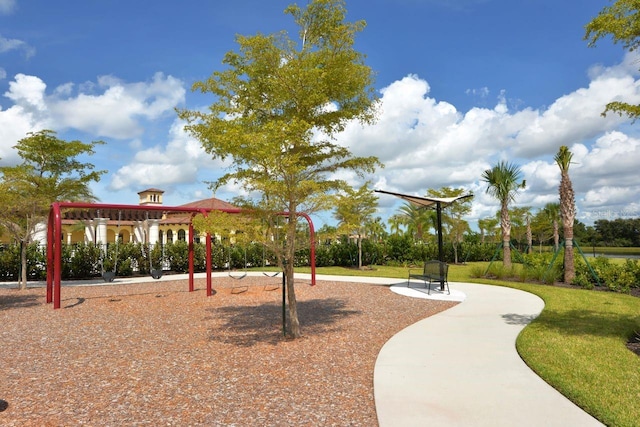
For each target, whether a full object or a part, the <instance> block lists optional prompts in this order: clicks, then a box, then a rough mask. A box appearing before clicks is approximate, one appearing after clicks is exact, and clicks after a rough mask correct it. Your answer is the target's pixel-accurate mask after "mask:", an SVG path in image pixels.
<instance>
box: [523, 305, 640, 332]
mask: <svg viewBox="0 0 640 427" xmlns="http://www.w3.org/2000/svg"><path fill="white" fill-rule="evenodd" d="M534 324H535V325H536V326H537V327H542V328H544V329H547V330H550V331H556V332H559V333H561V334H563V335H573V336H594V337H619V336H622V335H624V334H625V333H627V334H628V333H631V332H632V331H634V330H637V329H638V328H639V327H640V317H638V315H632V314H625V313H614V312H602V311H596V310H567V311H563V312H558V311H555V310H549V309H545V310H544V311H543V312H542V314H541V315H540V316H539V317H538V318H537V319H536V320H535V322H534Z"/></svg>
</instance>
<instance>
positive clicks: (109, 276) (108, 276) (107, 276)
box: [102, 271, 116, 282]
mask: <svg viewBox="0 0 640 427" xmlns="http://www.w3.org/2000/svg"><path fill="white" fill-rule="evenodd" d="M115 278H116V272H115V271H105V272H104V273H102V280H104V281H105V282H113V280H114V279H115Z"/></svg>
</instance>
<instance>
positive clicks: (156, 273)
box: [151, 269, 162, 280]
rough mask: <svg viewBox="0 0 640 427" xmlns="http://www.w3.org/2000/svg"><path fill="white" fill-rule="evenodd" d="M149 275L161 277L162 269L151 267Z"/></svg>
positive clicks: (156, 277) (155, 277)
mask: <svg viewBox="0 0 640 427" xmlns="http://www.w3.org/2000/svg"><path fill="white" fill-rule="evenodd" d="M151 277H153V278H154V279H156V280H158V279H159V278H161V277H162V269H153V270H151Z"/></svg>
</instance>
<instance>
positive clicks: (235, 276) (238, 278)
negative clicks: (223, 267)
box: [229, 271, 247, 280]
mask: <svg viewBox="0 0 640 427" xmlns="http://www.w3.org/2000/svg"><path fill="white" fill-rule="evenodd" d="M229 277H231V278H232V279H236V280H240V279H244V278H245V277H247V272H246V271H244V272H242V273H240V274H236V275H234V274H231V272H229Z"/></svg>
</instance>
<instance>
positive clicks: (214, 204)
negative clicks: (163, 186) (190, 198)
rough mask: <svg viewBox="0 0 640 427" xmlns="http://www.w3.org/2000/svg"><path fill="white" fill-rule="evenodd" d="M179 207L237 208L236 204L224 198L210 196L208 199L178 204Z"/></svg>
mask: <svg viewBox="0 0 640 427" xmlns="http://www.w3.org/2000/svg"><path fill="white" fill-rule="evenodd" d="M180 207H186V208H201V209H237V207H236V206H234V205H232V204H231V203H228V202H225V201H224V200H220V199H216V198H215V197H212V198H210V199H204V200H196V201H195V202H191V203H187V204H185V205H180Z"/></svg>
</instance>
